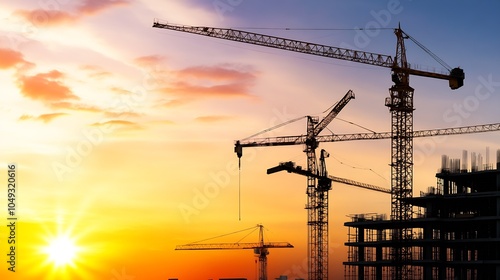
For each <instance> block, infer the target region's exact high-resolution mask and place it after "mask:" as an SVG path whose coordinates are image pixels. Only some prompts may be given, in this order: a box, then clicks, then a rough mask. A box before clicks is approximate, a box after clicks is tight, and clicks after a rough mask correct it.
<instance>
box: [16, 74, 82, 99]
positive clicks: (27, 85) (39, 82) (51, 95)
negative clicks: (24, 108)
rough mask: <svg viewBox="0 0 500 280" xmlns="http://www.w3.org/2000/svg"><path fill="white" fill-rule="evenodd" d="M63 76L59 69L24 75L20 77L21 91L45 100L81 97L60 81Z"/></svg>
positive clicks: (31, 96) (32, 97) (27, 95)
mask: <svg viewBox="0 0 500 280" xmlns="http://www.w3.org/2000/svg"><path fill="white" fill-rule="evenodd" d="M62 77H63V74H62V73H61V72H59V71H57V70H52V71H50V72H48V73H40V74H37V75H35V76H22V77H21V78H20V79H19V84H20V88H21V93H22V94H23V95H24V96H26V97H29V98H31V99H35V100H41V101H44V102H54V101H60V100H67V99H79V98H78V96H76V95H74V94H73V93H72V92H71V89H70V88H68V87H67V86H65V85H64V84H63V83H62V82H61V81H60V79H61V78H62Z"/></svg>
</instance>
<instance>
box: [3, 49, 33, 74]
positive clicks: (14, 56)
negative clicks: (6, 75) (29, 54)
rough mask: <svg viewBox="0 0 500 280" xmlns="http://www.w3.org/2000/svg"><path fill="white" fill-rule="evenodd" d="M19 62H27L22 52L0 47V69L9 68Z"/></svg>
mask: <svg viewBox="0 0 500 280" xmlns="http://www.w3.org/2000/svg"><path fill="white" fill-rule="evenodd" d="M20 63H27V61H26V60H24V58H23V54H22V53H20V52H18V51H14V50H11V49H3V48H0V69H7V68H11V67H13V66H15V65H17V64H20Z"/></svg>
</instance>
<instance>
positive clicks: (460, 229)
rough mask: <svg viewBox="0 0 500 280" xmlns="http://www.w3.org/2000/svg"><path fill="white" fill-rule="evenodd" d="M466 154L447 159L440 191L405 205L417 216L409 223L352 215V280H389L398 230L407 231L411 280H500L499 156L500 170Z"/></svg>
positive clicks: (439, 180) (348, 276) (348, 272)
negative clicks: (403, 229)
mask: <svg viewBox="0 0 500 280" xmlns="http://www.w3.org/2000/svg"><path fill="white" fill-rule="evenodd" d="M467 155H468V153H467V152H466V151H465V152H464V157H463V160H462V164H460V159H450V158H449V157H448V156H443V160H442V166H441V169H440V170H439V171H438V173H437V174H436V177H437V185H436V186H435V187H429V188H428V189H427V191H426V192H421V193H420V197H413V198H409V199H407V201H406V202H407V203H408V204H410V205H412V206H414V207H415V209H416V211H415V214H414V215H413V217H412V218H411V219H410V220H408V221H401V222H395V221H390V220H387V219H385V216H384V215H374V214H364V215H363V214H358V215H352V216H351V219H352V220H351V221H350V222H347V223H345V226H347V227H348V241H347V242H346V243H345V244H346V245H347V246H348V260H347V261H346V262H344V265H345V266H344V267H345V277H344V279H348V280H351V279H352V280H363V279H367V280H368V279H373V280H381V279H394V278H392V277H391V273H390V271H391V265H392V262H391V255H390V250H391V248H392V246H393V244H392V237H391V233H392V232H393V229H394V228H409V229H411V230H412V239H410V240H406V245H405V246H409V247H411V248H412V256H411V259H410V260H408V261H407V263H406V264H405V265H407V266H408V267H411V268H412V275H413V279H436V280H444V279H450V280H451V279H468V280H480V279H500V150H498V151H497V161H496V164H490V163H489V150H487V152H486V158H487V159H488V160H486V163H483V159H484V158H483V157H482V156H480V155H476V154H475V153H472V154H471V160H470V163H471V167H470V168H468V166H469V165H468V160H467V158H468V156H467Z"/></svg>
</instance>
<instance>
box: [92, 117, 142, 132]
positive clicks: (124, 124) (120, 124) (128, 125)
mask: <svg viewBox="0 0 500 280" xmlns="http://www.w3.org/2000/svg"><path fill="white" fill-rule="evenodd" d="M92 126H97V127H103V126H105V127H106V129H112V130H120V131H123V130H139V129H142V127H141V126H140V125H139V124H137V123H135V122H131V121H125V120H110V121H105V122H98V123H93V124H92Z"/></svg>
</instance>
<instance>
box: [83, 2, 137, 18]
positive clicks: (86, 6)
mask: <svg viewBox="0 0 500 280" xmlns="http://www.w3.org/2000/svg"><path fill="white" fill-rule="evenodd" d="M128 3H129V1H126V0H86V1H84V2H83V4H82V5H81V6H80V7H79V8H78V12H80V13H82V14H88V15H91V14H95V13H98V12H100V11H103V10H106V9H109V8H112V7H114V6H121V5H125V4H128Z"/></svg>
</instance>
